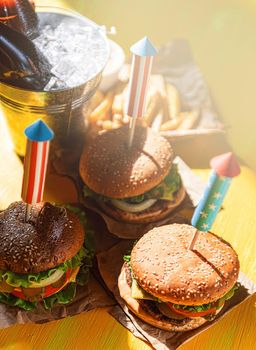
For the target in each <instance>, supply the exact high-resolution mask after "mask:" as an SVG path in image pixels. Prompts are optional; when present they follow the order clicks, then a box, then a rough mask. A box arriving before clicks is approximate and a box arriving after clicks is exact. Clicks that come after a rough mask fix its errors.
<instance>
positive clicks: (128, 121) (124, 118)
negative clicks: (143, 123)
mask: <svg viewBox="0 0 256 350" xmlns="http://www.w3.org/2000/svg"><path fill="white" fill-rule="evenodd" d="M130 120H131V118H130V117H129V116H128V115H124V116H123V120H122V122H123V124H129V123H130Z"/></svg>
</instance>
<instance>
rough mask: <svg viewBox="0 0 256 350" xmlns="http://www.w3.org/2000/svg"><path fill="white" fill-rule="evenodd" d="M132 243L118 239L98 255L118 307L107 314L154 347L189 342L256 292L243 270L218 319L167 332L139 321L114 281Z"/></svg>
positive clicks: (172, 348) (164, 348) (162, 348)
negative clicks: (182, 330)
mask: <svg viewBox="0 0 256 350" xmlns="http://www.w3.org/2000/svg"><path fill="white" fill-rule="evenodd" d="M132 246H133V241H131V240H130V241H128V240H126V241H121V242H120V243H118V244H117V245H115V246H114V247H112V248H111V249H109V250H108V251H106V252H101V253H99V254H97V260H98V265H99V270H100V273H101V275H102V278H103V280H104V282H105V283H106V285H107V287H108V288H109V290H110V291H111V292H112V293H113V294H114V296H115V298H116V300H117V302H118V303H119V305H120V306H115V307H113V308H112V310H111V311H110V314H111V315H112V316H113V317H114V318H115V319H116V320H117V321H119V322H120V323H121V324H122V325H123V326H124V327H126V328H127V329H128V330H129V331H131V332H132V333H133V335H135V336H136V337H138V338H140V339H142V340H144V341H145V342H147V343H149V344H150V345H151V346H153V348H155V349H156V350H167V349H169V350H175V349H177V348H178V347H179V346H180V345H181V344H183V343H185V342H186V341H189V340H190V339H192V338H193V337H195V336H196V335H198V334H200V333H201V332H203V331H204V330H205V329H207V328H209V327H211V326H212V325H213V324H215V323H216V322H218V321H219V320H220V319H222V318H223V317H224V316H225V315H226V314H227V313H229V312H230V311H231V310H232V309H233V308H235V307H236V306H238V305H239V304H241V303H242V302H244V301H245V300H247V299H248V298H250V297H251V296H252V295H253V294H254V293H256V286H255V285H254V284H253V282H252V281H251V280H249V279H248V277H246V276H245V275H244V274H243V273H240V275H239V279H238V281H239V283H240V287H239V289H238V290H237V291H236V293H235V295H234V297H233V298H232V299H230V300H229V301H227V302H226V303H225V306H224V307H223V309H222V311H221V312H220V314H219V315H218V316H217V318H216V319H215V320H214V321H212V322H208V323H207V324H205V325H203V326H201V327H200V328H197V329H195V330H192V331H188V332H167V331H164V330H161V329H158V328H155V327H153V326H150V325H148V324H146V323H145V322H143V321H141V320H140V319H139V318H138V317H136V316H134V315H133V314H132V313H131V312H130V311H129V309H128V308H127V306H126V304H125V303H124V301H123V299H122V298H121V297H120V294H119V290H118V285H117V280H118V276H119V273H120V270H121V267H122V264H123V255H125V254H126V253H127V252H128V251H129V250H131V248H132Z"/></svg>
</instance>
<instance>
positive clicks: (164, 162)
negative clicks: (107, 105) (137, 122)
mask: <svg viewBox="0 0 256 350" xmlns="http://www.w3.org/2000/svg"><path fill="white" fill-rule="evenodd" d="M128 131H129V130H128V127H127V126H124V127H121V128H119V129H114V130H111V131H107V132H105V133H102V134H100V135H98V136H96V137H95V138H94V140H93V141H91V142H90V143H88V144H87V145H85V147H84V150H83V154H82V156H81V159H80V175H81V177H82V179H83V181H84V183H85V184H86V185H87V186H88V187H89V188H90V189H91V190H93V191H94V192H96V193H99V194H102V195H104V196H107V197H111V198H128V197H133V196H137V195H140V194H142V193H145V192H147V191H149V190H150V189H152V188H153V187H154V186H156V185H158V184H159V183H160V182H161V181H162V180H163V179H164V178H165V176H166V175H167V174H168V172H169V171H170V169H171V166H172V161H173V151H172V148H171V146H170V144H169V142H168V141H167V140H166V139H165V138H163V137H162V136H160V135H159V134H157V133H154V132H153V131H152V130H150V129H149V128H144V127H142V126H136V129H135V134H134V139H133V144H132V147H131V149H130V150H129V149H128V145H127V143H128Z"/></svg>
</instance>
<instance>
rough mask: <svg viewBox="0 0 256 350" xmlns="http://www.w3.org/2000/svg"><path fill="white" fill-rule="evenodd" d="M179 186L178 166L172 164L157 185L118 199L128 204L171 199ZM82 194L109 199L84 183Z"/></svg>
mask: <svg viewBox="0 0 256 350" xmlns="http://www.w3.org/2000/svg"><path fill="white" fill-rule="evenodd" d="M180 187H181V178H180V175H179V172H178V167H177V165H176V164H173V166H172V168H171V170H170V172H169V173H168V175H167V176H166V177H165V178H164V180H163V181H162V182H161V183H160V184H159V185H157V186H155V187H154V188H152V189H151V190H149V191H148V192H145V193H143V194H141V195H138V196H135V197H130V198H123V199H120V200H122V201H124V202H127V203H130V204H136V203H141V202H143V201H144V200H147V199H163V200H173V198H174V197H173V196H174V194H175V192H177V191H178V190H179V188H180ZM83 194H84V196H85V197H92V198H95V199H98V200H101V201H103V202H108V201H111V198H109V197H105V196H102V195H99V194H97V193H95V192H93V191H92V190H91V189H89V188H88V187H87V186H86V185H84V188H83Z"/></svg>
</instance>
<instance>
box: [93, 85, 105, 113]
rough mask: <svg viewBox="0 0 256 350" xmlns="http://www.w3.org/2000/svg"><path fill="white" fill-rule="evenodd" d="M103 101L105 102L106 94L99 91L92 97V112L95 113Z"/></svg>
mask: <svg viewBox="0 0 256 350" xmlns="http://www.w3.org/2000/svg"><path fill="white" fill-rule="evenodd" d="M103 100H104V94H103V93H102V92H101V91H100V90H97V91H96V92H95V94H94V95H93V96H92V99H91V104H90V110H91V111H94V110H95V108H97V107H98V106H99V105H100V104H101V102H102V101H103Z"/></svg>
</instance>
